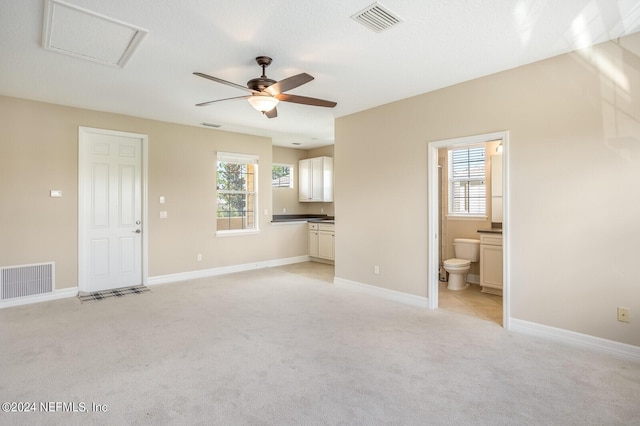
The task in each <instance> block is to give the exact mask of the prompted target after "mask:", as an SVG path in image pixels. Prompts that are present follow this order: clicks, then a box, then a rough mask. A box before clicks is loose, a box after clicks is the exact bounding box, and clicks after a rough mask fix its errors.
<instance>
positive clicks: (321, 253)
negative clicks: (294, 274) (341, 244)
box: [309, 223, 335, 261]
mask: <svg viewBox="0 0 640 426" xmlns="http://www.w3.org/2000/svg"><path fill="white" fill-rule="evenodd" d="M334 238H335V225H334V224H332V223H310V224H309V256H310V257H312V260H313V258H316V259H323V260H329V261H333V260H334V259H335V252H334V250H335V242H334Z"/></svg>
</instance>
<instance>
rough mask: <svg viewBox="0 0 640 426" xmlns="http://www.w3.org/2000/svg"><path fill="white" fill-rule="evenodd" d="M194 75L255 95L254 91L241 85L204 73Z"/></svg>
mask: <svg viewBox="0 0 640 426" xmlns="http://www.w3.org/2000/svg"><path fill="white" fill-rule="evenodd" d="M193 74H194V75H197V76H198V77H202V78H206V79H208V80H211V81H215V82H216V83H222V84H226V85H227V86H231V87H235V88H236V89H240V90H245V91H247V92H251V93H254V91H253V90H251V89H249V88H248V87H247V86H241V85H239V84H236V83H232V82H230V81H227V80H223V79H221V78H218V77H213V76H211V75H208V74H204V73H201V72H194V73H193Z"/></svg>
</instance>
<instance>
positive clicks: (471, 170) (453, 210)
mask: <svg viewBox="0 0 640 426" xmlns="http://www.w3.org/2000/svg"><path fill="white" fill-rule="evenodd" d="M485 170H486V161H485V147H484V145H482V146H477V147H465V148H453V149H449V215H451V216H486V214H487V186H486V174H485Z"/></svg>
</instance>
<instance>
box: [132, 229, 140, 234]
mask: <svg viewBox="0 0 640 426" xmlns="http://www.w3.org/2000/svg"><path fill="white" fill-rule="evenodd" d="M131 232H135V233H136V234H139V233H141V232H142V230H140V229H136V230H135V231H131Z"/></svg>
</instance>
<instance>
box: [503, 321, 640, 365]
mask: <svg viewBox="0 0 640 426" xmlns="http://www.w3.org/2000/svg"><path fill="white" fill-rule="evenodd" d="M509 330H510V331H515V332H517V333H523V334H528V335H532V336H537V337H543V338H546V339H550V340H555V341H559V342H564V343H570V344H573V345H577V346H581V347H585V348H590V349H595V350H597V351H600V352H604V353H607V354H609V355H613V356H617V357H623V358H628V359H633V360H635V361H640V346H633V345H628V344H626V343H620V342H615V341H613V340H607V339H602V338H600V337H595V336H590V335H588V334H582V333H576V332H574V331H569V330H564V329H561V328H555V327H550V326H548V325H542V324H537V323H534V322H529V321H524V320H520V319H516V318H510V319H509Z"/></svg>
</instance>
